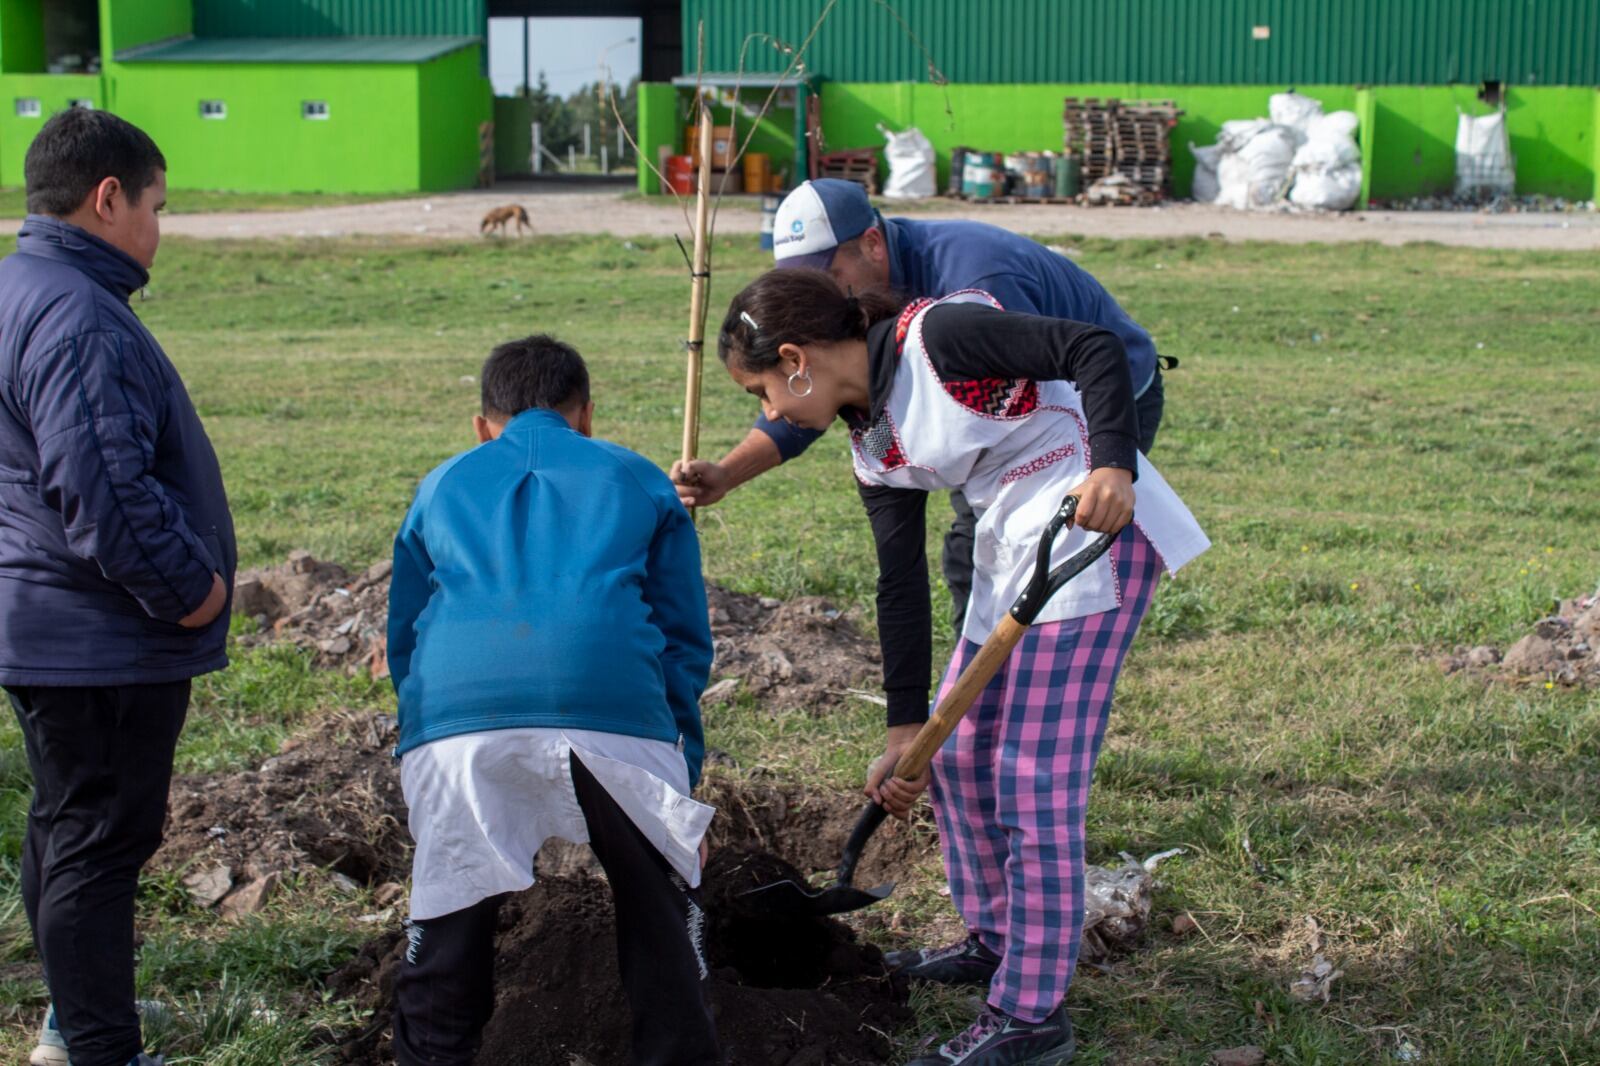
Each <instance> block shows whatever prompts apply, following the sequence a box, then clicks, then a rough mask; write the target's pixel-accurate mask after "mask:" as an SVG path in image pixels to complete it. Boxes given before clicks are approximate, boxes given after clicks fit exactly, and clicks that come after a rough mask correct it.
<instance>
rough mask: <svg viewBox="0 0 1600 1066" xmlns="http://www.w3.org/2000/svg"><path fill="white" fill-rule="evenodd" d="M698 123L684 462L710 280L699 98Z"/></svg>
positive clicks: (695, 428) (692, 448)
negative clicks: (698, 171)
mask: <svg viewBox="0 0 1600 1066" xmlns="http://www.w3.org/2000/svg"><path fill="white" fill-rule="evenodd" d="M695 103H696V104H697V105H698V106H699V108H700V126H699V133H698V135H697V138H696V143H697V144H698V145H699V146H700V181H699V187H698V188H696V189H695V200H694V261H693V265H692V267H691V268H690V270H691V274H690V286H689V340H688V344H687V345H686V347H687V348H688V353H689V372H688V382H687V385H686V388H685V391H684V397H683V461H684V463H685V464H686V465H687V464H688V463H689V462H690V461H691V460H692V459H694V458H695V457H696V456H697V454H698V453H699V450H700V371H701V367H702V366H703V364H704V358H703V357H704V354H705V338H706V289H707V285H708V283H709V282H710V280H711V272H710V270H709V269H708V259H709V254H710V249H709V247H708V246H707V245H708V237H709V232H708V231H709V230H710V225H709V218H708V213H709V211H710V207H711V195H710V194H711V109H710V108H708V107H706V106H705V102H704V101H703V100H702V99H701V98H700V97H698V96H697V97H696V98H695Z"/></svg>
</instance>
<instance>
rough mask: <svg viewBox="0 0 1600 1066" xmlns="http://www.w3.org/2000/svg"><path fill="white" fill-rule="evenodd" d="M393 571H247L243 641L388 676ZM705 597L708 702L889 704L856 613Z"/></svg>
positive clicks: (717, 594)
mask: <svg viewBox="0 0 1600 1066" xmlns="http://www.w3.org/2000/svg"><path fill="white" fill-rule="evenodd" d="M391 571H392V566H391V564H390V563H388V562H380V563H375V564H374V565H373V566H371V567H369V568H368V569H367V570H366V571H364V572H362V573H360V574H352V573H351V572H350V571H348V570H346V569H345V568H344V567H342V566H340V565H339V564H338V563H332V562H327V561H325V560H321V559H317V558H315V557H314V556H313V555H311V553H310V552H305V551H295V552H291V553H290V554H289V558H288V560H287V561H286V562H283V563H280V564H278V565H276V566H268V567H259V568H256V569H252V570H245V571H242V572H241V573H240V574H239V576H238V579H237V580H236V582H235V584H234V600H233V610H234V613H235V614H242V615H245V616H247V617H250V618H252V619H254V620H255V622H256V625H257V631H256V632H255V633H249V634H245V635H243V636H241V637H240V638H239V643H240V644H241V645H244V646H245V647H252V646H257V645H261V644H266V643H270V642H274V641H286V642H288V643H292V644H294V645H296V646H298V647H301V648H304V649H306V650H307V651H309V652H311V653H312V655H313V656H314V659H315V662H316V664H317V665H318V666H323V667H327V668H331V669H339V670H343V671H344V672H345V673H347V674H356V673H366V674H368V675H369V676H371V677H373V678H383V677H387V676H388V674H389V666H388V661H387V626H388V614H389V577H390V574H391ZM706 598H707V601H708V604H709V612H710V622H711V632H712V636H713V638H714V640H715V643H716V662H715V664H714V665H713V667H712V684H711V686H710V687H709V688H708V689H707V691H706V694H705V698H704V701H703V702H705V703H706V704H707V705H713V704H718V703H726V702H729V701H731V700H732V699H733V698H734V697H735V696H736V695H738V694H739V693H740V692H748V693H750V694H751V695H753V696H754V697H755V698H756V700H757V701H758V702H759V703H761V705H762V706H764V707H766V708H767V709H769V710H772V711H792V710H803V711H818V710H823V709H826V708H829V707H833V706H836V705H838V704H839V703H841V702H843V701H844V700H845V699H847V698H849V697H850V696H852V695H855V696H863V697H865V698H867V699H869V700H870V699H874V698H881V697H875V695H874V694H875V693H876V692H877V691H878V688H879V686H880V684H881V677H880V670H879V667H878V663H879V662H880V655H879V651H878V645H877V643H876V642H875V641H873V640H870V639H868V638H867V637H866V636H865V635H863V633H862V632H861V627H860V618H859V616H858V612H856V611H841V610H839V609H838V608H837V607H835V606H833V605H832V604H831V603H829V602H828V601H827V600H825V599H822V598H821V597H817V596H804V597H801V598H799V599H795V600H790V601H788V602H780V601H778V600H775V599H770V598H765V597H756V596H745V595H742V594H740V593H736V592H729V591H728V590H726V589H724V588H721V587H719V586H717V585H713V584H710V583H709V582H708V583H707V584H706Z"/></svg>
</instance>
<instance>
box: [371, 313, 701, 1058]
mask: <svg viewBox="0 0 1600 1066" xmlns="http://www.w3.org/2000/svg"><path fill="white" fill-rule="evenodd" d="M482 387H483V410H482V413H481V414H479V415H477V416H476V417H474V419H473V424H474V428H475V431H476V433H477V436H478V441H479V444H478V446H477V447H476V448H473V449H472V450H470V451H467V452H463V453H462V454H460V455H457V456H455V457H454V458H452V459H450V460H448V461H446V462H445V463H443V464H442V465H440V466H439V467H438V468H437V469H435V470H434V471H433V472H432V473H430V474H429V475H428V476H427V477H426V478H425V479H424V480H423V482H422V485H421V486H420V487H419V488H418V490H417V495H416V499H415V501H414V502H413V503H412V505H411V510H410V512H409V513H408V514H407V515H406V519H405V524H404V525H403V526H401V528H400V532H399V534H398V535H397V536H396V538H395V547H394V577H393V579H392V584H391V586H390V590H389V669H390V673H391V675H392V677H393V680H394V685H395V691H396V692H397V693H398V695H399V702H400V742H399V745H398V746H397V748H396V754H397V755H399V756H400V758H401V770H400V773H401V783H402V786H403V788H404V791H405V795H406V802H407V805H408V806H409V807H410V825H411V833H412V836H413V837H414V838H415V840H416V844H417V849H416V854H415V857H414V859H413V867H412V891H411V919H410V921H409V923H408V937H409V944H408V948H409V950H408V951H407V953H406V962H405V964H404V965H403V966H402V967H401V969H400V972H399V975H398V977H397V979H396V986H395V996H396V1010H395V1019H394V1050H395V1057H396V1059H397V1061H398V1062H399V1064H400V1066H456V1064H460V1066H466V1064H468V1063H470V1062H471V1061H472V1058H473V1056H474V1055H475V1054H476V1052H477V1048H478V1044H479V1039H480V1036H481V1033H482V1030H483V1026H484V1024H485V1023H486V1022H487V1021H488V1019H489V1015H490V1013H491V1012H492V1009H493V1004H494V990H493V983H492V981H493V968H494V931H495V925H496V916H497V913H498V910H499V907H500V904H501V902H502V901H503V900H504V898H505V896H506V895H507V894H508V893H511V892H515V891H519V890H521V889H524V888H527V887H528V886H529V885H531V884H532V883H533V860H534V857H535V855H536V854H537V853H538V850H539V848H540V846H541V845H542V844H543V843H544V841H545V840H547V839H549V838H550V837H559V838H562V839H565V840H570V841H573V842H575V843H585V842H587V843H589V844H590V845H591V846H592V847H593V848H594V851H595V853H596V855H597V857H598V858H599V860H600V863H601V865H602V866H603V867H604V868H605V870H606V874H607V878H608V880H609V882H610V884H611V886H612V894H613V899H614V901H615V904H616V910H617V921H618V937H617V940H618V953H619V956H620V962H621V970H622V980H623V986H624V991H625V993H626V994H627V998H628V1001H629V1005H630V1007H631V1008H632V1011H633V1016H634V1027H633V1043H634V1056H635V1060H636V1061H640V1062H651V1063H671V1064H674V1066H677V1064H683V1066H698V1064H701V1063H705V1064H711V1063H717V1062H720V1061H721V1060H720V1054H719V1051H718V1048H717V1042H716V1035H715V1031H714V1028H713V1026H712V1022H711V1015H710V1011H709V1009H708V1007H707V1003H706V996H705V981H706V977H707V968H706V965H705V959H704V956H703V954H702V950H701V944H700V940H699V936H700V932H699V931H700V928H701V924H702V921H701V915H700V910H699V903H698V899H697V897H696V893H695V888H696V887H697V886H698V884H699V878H700V846H701V841H702V839H703V836H704V833H705V828H706V825H707V823H708V822H709V821H710V818H711V815H712V813H713V812H712V809H711V808H709V807H706V806H704V805H702V804H699V803H696V802H695V801H694V800H693V799H691V798H690V795H689V793H690V790H691V789H692V788H693V786H694V784H695V783H696V782H697V781H698V780H699V777H700V763H701V758H702V756H703V753H704V750H705V744H704V737H703V734H702V731H701V726H700V713H699V700H700V693H701V691H702V690H703V689H704V687H705V684H706V678H707V675H708V673H709V671H710V668H711V654H712V653H711V632H710V627H709V625H708V622H707V616H706V598H705V585H704V582H703V580H702V577H701V572H700V548H699V542H698V539H697V538H696V535H695V530H694V525H693V523H692V522H691V521H690V519H689V515H688V512H686V511H685V510H684V508H683V505H682V504H681V503H679V501H678V497H677V492H676V490H675V489H674V487H673V485H672V483H671V482H670V481H669V480H668V479H667V476H666V475H665V474H663V473H662V472H661V471H660V470H659V469H657V468H656V467H655V466H654V465H652V464H651V463H650V462H649V461H647V460H646V459H644V458H642V457H641V456H639V455H636V454H634V453H633V452H630V451H628V450H627V449H625V448H621V447H618V446H617V445H615V444H610V443H607V442H605V441H597V440H593V439H592V438H591V436H590V433H591V426H592V421H593V415H594V404H593V403H592V402H591V401H590V398H589V376H588V370H587V369H586V368H585V366H584V363H583V360H582V358H581V357H579V355H578V353H577V352H575V351H573V350H572V348H570V347H568V346H567V345H565V344H562V343H560V342H559V341H556V340H553V339H552V338H550V337H545V336H534V337H528V338H526V339H524V340H520V341H514V342H512V343H509V344H504V345H501V346H500V347H499V348H496V349H495V350H494V352H493V353H492V354H491V355H490V356H489V359H488V361H487V362H486V363H485V364H484V368H483V382H482Z"/></svg>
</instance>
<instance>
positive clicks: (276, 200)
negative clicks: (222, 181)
mask: <svg viewBox="0 0 1600 1066" xmlns="http://www.w3.org/2000/svg"><path fill="white" fill-rule="evenodd" d="M406 195H408V194H406V193H370V194H364V193H322V192H274V193H248V192H209V191H205V190H197V189H173V190H171V191H169V192H168V193H167V213H169V214H175V215H197V214H206V213H211V212H216V211H296V210H299V209H300V208H303V207H338V206H340V205H342V204H363V203H369V202H371V201H373V200H396V199H401V198H403V197H405V196H406ZM409 195H419V194H414V193H413V194H409ZM27 213H28V208H27V196H26V195H25V194H24V191H23V190H22V189H21V188H20V187H18V186H15V185H8V186H4V187H0V218H22V217H23V216H24V215H26V214H27Z"/></svg>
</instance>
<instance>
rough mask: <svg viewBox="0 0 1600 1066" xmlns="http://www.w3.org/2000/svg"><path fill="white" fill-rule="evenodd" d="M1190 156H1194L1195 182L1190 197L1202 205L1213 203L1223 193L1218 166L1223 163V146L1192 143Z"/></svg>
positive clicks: (1191, 187) (1190, 143)
mask: <svg viewBox="0 0 1600 1066" xmlns="http://www.w3.org/2000/svg"><path fill="white" fill-rule="evenodd" d="M1189 154H1190V155H1192V156H1194V181H1193V183H1192V184H1191V186H1190V188H1189V195H1190V196H1192V197H1194V199H1195V200H1197V201H1198V202H1200V203H1202V204H1209V203H1212V202H1214V201H1215V200H1216V198H1217V194H1218V193H1219V192H1221V191H1222V186H1221V185H1220V184H1219V183H1218V181H1217V164H1218V163H1219V162H1221V156H1222V146H1221V145H1217V144H1207V145H1196V144H1195V143H1194V142H1193V141H1190V142H1189Z"/></svg>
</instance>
